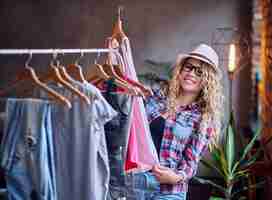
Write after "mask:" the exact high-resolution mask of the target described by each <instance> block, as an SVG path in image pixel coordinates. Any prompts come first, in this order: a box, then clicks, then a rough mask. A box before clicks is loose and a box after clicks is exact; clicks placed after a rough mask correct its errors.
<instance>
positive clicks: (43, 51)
mask: <svg viewBox="0 0 272 200" xmlns="http://www.w3.org/2000/svg"><path fill="white" fill-rule="evenodd" d="M110 52H112V53H117V54H119V52H118V50H116V49H108V48H104V49H0V54H69V53H110Z"/></svg>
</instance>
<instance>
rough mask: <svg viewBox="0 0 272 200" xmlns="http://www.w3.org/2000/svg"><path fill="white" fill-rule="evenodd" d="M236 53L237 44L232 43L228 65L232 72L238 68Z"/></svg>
mask: <svg viewBox="0 0 272 200" xmlns="http://www.w3.org/2000/svg"><path fill="white" fill-rule="evenodd" d="M235 55H236V49H235V45H234V44H230V47H229V65H228V71H229V72H230V73H233V72H234V70H235V68H236V60H235Z"/></svg>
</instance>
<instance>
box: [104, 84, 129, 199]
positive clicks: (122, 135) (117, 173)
mask: <svg viewBox="0 0 272 200" xmlns="http://www.w3.org/2000/svg"><path fill="white" fill-rule="evenodd" d="M107 84H108V85H107V86H108V88H107V92H105V93H103V96H104V97H105V99H106V100H107V101H108V102H109V104H110V105H111V106H112V107H113V108H114V110H115V111H117V113H118V114H117V116H115V117H114V118H113V119H112V120H111V121H109V122H108V123H106V124H105V126H104V127H105V133H106V141H107V148H108V153H109V165H110V184H109V194H108V197H107V199H108V200H115V199H118V198H121V197H124V193H125V170H124V162H125V158H126V153H127V145H128V136H129V122H130V120H131V106H132V97H131V96H129V95H127V94H117V93H116V92H115V91H116V87H115V86H114V85H112V83H111V82H108V83H107Z"/></svg>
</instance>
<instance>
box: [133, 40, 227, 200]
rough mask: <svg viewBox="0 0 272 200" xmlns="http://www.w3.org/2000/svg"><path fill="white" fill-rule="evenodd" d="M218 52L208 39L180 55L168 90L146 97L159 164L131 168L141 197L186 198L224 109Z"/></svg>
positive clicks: (160, 199)
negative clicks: (140, 169) (140, 170)
mask: <svg viewBox="0 0 272 200" xmlns="http://www.w3.org/2000/svg"><path fill="white" fill-rule="evenodd" d="M220 79H221V72H220V69H219V67H218V55H217V54H216V52H215V51H214V50H213V49H212V48H211V47H210V46H208V45H206V44H200V45H199V46H197V47H196V48H195V49H194V50H193V51H192V52H190V53H189V54H183V55H179V56H178V58H177V62H176V65H175V67H174V70H173V77H172V79H171V81H170V87H169V91H168V94H167V95H166V96H164V95H162V94H161V92H160V91H155V92H154V95H153V96H151V97H149V98H148V99H147V101H146V111H147V115H148V119H149V123H150V130H151V135H152V138H153V141H154V144H155V146H156V149H157V151H158V155H159V158H160V165H158V166H154V167H153V169H152V170H151V171H149V172H144V173H137V174H132V175H130V176H129V177H130V178H128V180H130V181H131V182H132V183H133V184H132V185H133V188H134V190H133V191H134V195H132V196H131V198H129V197H128V199H137V200H143V199H145V200H185V199H186V194H187V190H188V182H189V180H190V179H191V178H192V177H193V176H194V175H195V174H196V171H197V168H198V163H199V160H200V158H201V155H202V154H203V152H205V151H206V150H207V147H208V146H209V144H213V143H215V142H216V140H217V138H218V136H219V134H220V127H221V124H220V122H221V116H220V115H221V114H222V113H223V110H222V109H223V96H224V95H223V93H222V86H221V82H220Z"/></svg>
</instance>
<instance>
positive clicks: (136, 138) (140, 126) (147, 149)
mask: <svg viewBox="0 0 272 200" xmlns="http://www.w3.org/2000/svg"><path fill="white" fill-rule="evenodd" d="M112 41H113V38H108V39H107V41H106V44H107V47H109V48H111V47H112V45H111V42H112ZM119 50H120V53H121V55H122V58H123V60H124V62H123V63H122V61H121V60H120V59H118V57H116V56H115V55H113V54H110V56H109V57H110V60H111V62H112V63H114V64H121V66H124V74H125V76H126V77H128V78H129V79H131V80H133V81H138V78H137V74H136V71H135V66H134V63H133V58H132V52H131V48H130V43H129V40H128V38H127V37H124V38H123V39H122V42H121V43H120V49H119ZM126 155H127V157H126V161H125V170H126V171H129V170H131V169H135V168H137V169H140V170H148V169H151V167H152V166H153V165H155V164H158V163H159V159H158V154H157V152H156V148H155V146H154V143H153V141H152V137H151V134H150V129H149V124H148V121H147V116H146V112H145V108H144V103H143V99H142V98H140V97H134V100H133V106H132V120H131V124H130V133H129V141H128V149H127V154H126Z"/></svg>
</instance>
